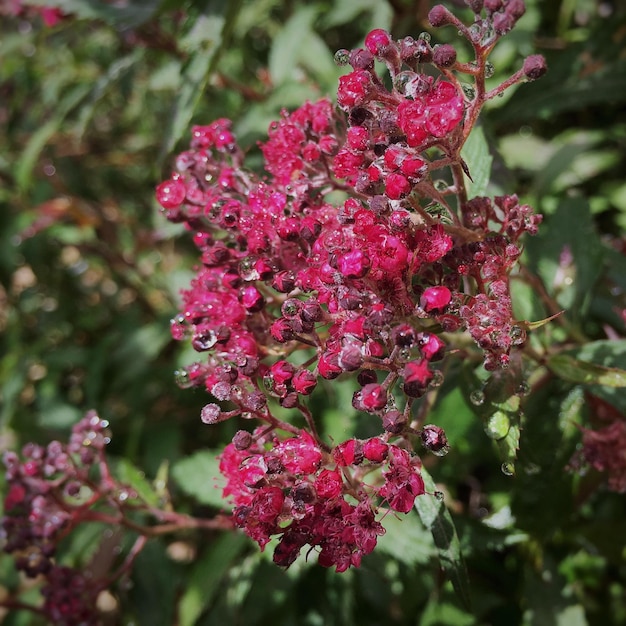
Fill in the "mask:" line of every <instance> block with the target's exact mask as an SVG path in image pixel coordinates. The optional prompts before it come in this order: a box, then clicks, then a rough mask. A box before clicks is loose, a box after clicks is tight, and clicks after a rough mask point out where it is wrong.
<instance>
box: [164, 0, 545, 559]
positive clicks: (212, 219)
mask: <svg viewBox="0 0 626 626" xmlns="http://www.w3.org/2000/svg"><path fill="white" fill-rule="evenodd" d="M469 4H470V6H471V7H472V9H473V10H474V12H475V21H474V24H473V25H472V26H471V27H467V26H466V25H464V24H462V23H461V22H460V21H458V20H457V18H456V17H454V16H453V15H452V14H451V13H449V12H448V11H447V9H445V8H443V7H442V6H436V7H434V8H433V10H432V11H431V14H430V19H431V23H432V24H433V25H434V26H441V25H445V24H452V25H454V26H455V27H456V28H457V29H458V30H459V32H460V33H461V34H463V35H464V36H465V37H466V38H467V39H468V41H469V43H470V44H471V46H472V48H473V49H474V52H475V60H474V61H472V62H471V63H461V62H459V61H457V59H456V52H455V50H454V48H452V46H449V45H445V46H431V44H430V37H429V36H428V35H426V34H423V35H421V36H420V37H419V38H418V39H413V38H411V37H405V38H404V39H401V40H399V41H396V40H394V39H393V38H392V37H391V35H390V34H389V33H387V32H385V31H383V30H379V29H378V30H374V31H372V32H371V33H370V34H369V35H368V36H367V37H366V40H365V48H362V49H356V50H352V51H348V50H340V51H339V52H338V53H337V55H336V60H337V62H338V63H339V64H341V65H350V66H351V68H352V71H351V72H350V73H348V74H346V75H345V76H343V77H342V78H341V79H340V82H339V90H338V94H337V103H338V107H337V108H335V107H333V105H332V104H331V102H330V101H329V100H321V101H319V102H316V103H306V104H304V105H303V106H302V107H300V108H299V109H298V110H296V111H294V112H292V113H290V114H289V113H287V112H283V113H282V116H281V119H280V120H279V121H277V122H275V123H273V124H272V125H271V126H270V129H269V138H268V141H267V142H265V143H263V144H261V146H260V148H261V151H262V153H263V156H264V158H265V169H266V171H267V175H266V176H264V177H259V176H258V175H256V174H254V173H253V172H252V171H250V170H249V169H247V168H246V167H245V165H244V153H243V151H242V150H241V149H240V147H239V146H238V145H237V142H236V139H235V137H234V135H233V132H232V125H231V122H230V121H229V120H226V119H220V120H217V121H216V122H213V123H212V124H210V125H209V126H196V127H194V128H193V131H192V140H191V146H190V149H189V150H187V151H185V152H183V153H182V154H180V155H179V156H178V158H177V160H176V168H175V171H174V172H173V173H172V175H171V177H170V178H169V179H168V180H166V181H165V182H163V183H161V184H160V185H159V186H158V187H157V192H156V195H157V200H158V202H159V203H160V205H161V206H162V207H163V210H164V212H165V214H166V216H167V217H168V219H170V220H171V221H173V222H177V223H183V224H184V225H185V226H186V228H187V229H188V230H189V231H191V233H192V234H193V240H194V242H195V244H196V245H197V247H198V249H199V254H200V259H201V265H200V266H199V267H198V268H197V272H196V276H195V278H194V279H193V281H192V283H191V287H190V288H189V289H188V290H185V291H183V294H182V295H183V308H182V311H181V312H180V314H179V315H178V316H177V317H176V318H175V319H174V320H172V333H173V336H174V337H175V338H176V339H181V340H182V339H185V338H189V339H190V340H191V343H192V345H193V347H194V348H195V349H196V350H197V351H198V352H201V353H206V358H204V359H203V360H200V361H198V362H197V363H194V364H193V365H190V366H187V367H186V368H185V369H184V370H181V371H180V372H178V379H179V382H180V383H181V384H182V385H183V386H194V387H200V388H204V389H206V390H207V391H208V392H209V393H210V394H211V395H212V396H213V397H214V399H215V400H216V402H212V403H210V404H208V405H207V406H206V407H205V409H204V410H203V412H202V419H203V421H204V422H205V423H208V424H215V423H218V422H221V421H223V420H225V419H229V418H231V417H234V416H241V417H243V418H246V419H252V418H255V419H257V420H259V421H260V422H261V423H262V426H261V427H260V428H258V429H256V430H255V431H254V432H253V433H241V432H240V433H238V435H237V436H236V438H235V441H233V443H232V444H231V445H230V446H229V447H228V448H227V449H226V451H225V452H224V454H223V456H222V471H223V473H224V474H225V476H226V477H227V479H228V486H227V488H226V492H225V495H227V496H230V497H231V498H232V500H233V501H234V503H235V505H236V509H235V513H234V515H235V523H236V524H237V525H239V526H240V527H242V528H243V529H244V530H245V531H246V532H247V533H248V534H249V535H250V536H251V537H253V538H254V539H256V540H257V541H258V543H259V544H260V545H261V546H262V547H263V546H264V545H265V544H266V543H267V542H268V540H269V538H270V536H272V535H275V536H279V537H280V543H279V544H278V548H277V549H276V552H275V556H274V558H275V560H276V562H277V563H279V564H282V565H289V564H290V563H291V562H292V561H293V560H294V559H295V557H296V556H297V554H298V552H299V551H300V549H301V548H302V547H303V546H304V545H305V544H308V545H310V546H313V547H317V548H318V549H319V551H320V557H319V559H320V563H322V564H323V565H325V566H331V565H334V566H335V567H336V568H337V570H344V569H346V568H347V567H349V566H350V565H357V564H358V563H359V561H360V558H361V556H362V555H363V554H366V553H368V552H370V551H371V549H373V547H374V546H375V544H376V537H377V536H378V535H380V534H381V532H382V527H381V526H380V524H379V522H378V521H376V515H377V514H378V512H379V509H381V508H385V509H387V508H388V509H392V510H395V511H399V512H408V511H409V510H410V508H411V507H412V505H413V502H414V499H415V497H417V496H419V495H421V494H423V493H424V488H423V481H422V480H421V477H420V469H419V468H420V461H419V457H418V456H417V454H416V452H415V451H414V449H413V448H414V441H415V440H421V443H422V444H423V445H424V446H425V447H426V448H427V449H429V450H431V451H433V452H434V453H436V454H443V453H445V451H446V450H447V441H446V439H445V434H444V433H443V432H442V431H441V429H438V428H437V427H435V426H423V425H422V424H421V423H420V422H419V420H417V419H415V416H414V414H413V412H412V407H413V406H414V404H415V402H416V400H417V399H418V398H420V397H421V396H423V395H424V394H426V393H427V392H428V391H429V390H430V389H432V388H434V387H437V386H439V385H440V384H441V382H442V380H443V373H442V371H441V370H440V369H438V368H437V365H436V364H437V362H438V361H441V360H442V359H443V358H444V357H445V355H446V352H447V351H448V352H449V351H450V350H449V348H450V347H454V346H453V345H452V346H451V345H450V341H453V339H450V338H448V335H450V337H453V333H464V332H465V333H468V334H469V336H470V337H471V338H472V339H473V340H474V341H475V343H476V344H477V346H478V348H479V349H480V350H482V352H483V355H484V357H483V358H484V365H485V367H486V368H487V369H488V370H496V369H498V368H506V367H507V366H508V363H509V353H510V351H511V350H512V349H514V348H515V347H516V346H519V345H521V344H523V343H524V341H525V331H524V329H523V326H521V325H519V324H516V323H515V320H514V318H513V314H512V307H511V298H510V295H509V274H510V272H511V270H512V268H513V267H514V266H515V264H516V262H517V260H518V258H519V256H520V254H521V247H520V244H519V238H520V237H521V236H522V235H523V234H524V233H530V234H534V233H535V232H536V230H537V226H538V224H539V222H540V216H537V215H534V214H533V212H532V210H531V208H530V207H528V206H526V205H521V204H520V202H519V201H518V198H517V197H516V196H514V195H511V196H501V197H497V198H495V199H490V198H483V197H477V198H468V197H467V193H466V187H465V178H464V177H465V176H470V171H469V169H468V166H467V164H466V163H465V162H464V161H463V159H462V157H461V154H460V153H461V148H462V146H463V144H464V142H465V141H466V139H467V138H468V136H469V134H470V132H471V130H472V128H473V127H474V125H475V123H476V119H477V117H478V113H479V111H480V109H481V107H482V106H483V105H484V103H485V102H486V101H487V100H489V99H490V98H493V97H495V96H496V95H498V94H499V93H502V91H503V90H504V89H505V88H506V87H508V86H510V85H512V84H514V83H516V82H520V81H522V80H532V79H535V78H538V77H539V76H540V75H541V74H542V73H543V72H544V71H545V63H544V62H543V59H542V58H541V57H537V56H535V57H529V59H527V60H526V62H525V63H524V66H523V68H522V69H521V70H519V72H517V73H516V74H514V75H513V76H511V77H510V78H509V79H507V80H506V81H505V82H504V83H503V84H501V85H500V86H498V87H496V88H494V89H492V90H490V91H487V89H486V85H485V79H486V77H487V76H488V75H489V73H490V71H491V68H490V65H489V63H488V61H487V57H488V54H489V53H490V51H491V50H492V48H493V46H494V45H495V43H496V42H497V40H498V39H499V37H500V36H501V35H503V34H504V33H505V32H507V31H508V30H510V28H511V27H512V26H513V24H514V23H515V21H516V20H517V19H519V17H520V16H521V15H522V14H523V2H521V1H519V0H509V1H506V0H503V1H498V2H484V3H483V2H470V3H469ZM377 61H378V62H382V63H384V64H385V65H386V67H387V70H388V72H389V74H390V76H391V81H390V83H386V82H385V81H384V80H383V78H382V77H381V76H380V75H379V73H378V70H377V66H376V62H377ZM460 76H466V77H469V79H470V80H471V81H472V85H471V86H470V85H468V84H467V83H463V82H462V81H461V80H460V78H459V77H460ZM388 85H389V86H388ZM446 175H449V178H450V180H449V182H446V183H443V181H442V179H444V178H445V177H446ZM442 183H443V184H442ZM331 192H333V193H332V196H330V195H329V194H330V193H331ZM330 198H333V199H336V198H343V199H340V200H339V201H337V200H335V202H334V203H331V201H330ZM442 334H445V337H446V338H445V339H444V336H442ZM340 376H342V377H343V378H346V377H347V376H353V377H354V378H355V379H356V380H357V381H358V383H359V385H360V388H359V390H358V391H357V392H355V394H354V398H353V405H354V407H355V408H356V409H357V410H358V411H361V412H364V413H369V414H371V415H373V416H375V417H376V418H377V419H379V420H380V426H381V436H380V437H375V438H373V439H369V440H367V441H356V440H348V441H347V442H339V443H337V444H336V445H335V446H334V447H331V446H329V445H328V444H326V443H324V442H323V441H322V440H321V439H320V437H319V436H318V434H317V430H316V424H315V419H314V416H313V415H311V413H310V412H309V410H308V409H307V407H306V402H305V397H306V396H308V395H310V394H311V393H312V392H313V390H314V389H315V387H316V385H317V384H319V383H320V381H324V380H332V379H336V378H338V377H340ZM271 399H273V401H276V402H278V403H279V404H280V405H281V406H282V407H284V408H286V409H293V410H294V411H295V412H298V413H300V414H301V415H302V416H303V417H304V418H305V421H306V424H307V426H306V428H304V429H300V428H297V427H295V426H294V425H293V424H292V423H287V422H285V421H283V420H280V419H278V418H277V417H276V415H275V414H274V413H275V411H274V412H272V408H271V407H272V400H271ZM281 432H282V435H281V434H280V433H281ZM285 437H286V438H285ZM348 450H352V452H348ZM366 474H367V475H368V483H367V486H366V484H365V482H364V477H365V475H366Z"/></svg>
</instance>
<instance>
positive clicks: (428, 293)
mask: <svg viewBox="0 0 626 626" xmlns="http://www.w3.org/2000/svg"><path fill="white" fill-rule="evenodd" d="M451 299H452V294H451V293H450V290H449V289H448V288H447V287H428V289H426V290H425V291H424V293H423V294H422V297H421V298H420V306H421V307H422V308H423V309H424V311H427V312H430V311H435V310H440V309H444V308H445V307H447V306H448V304H450V300H451Z"/></svg>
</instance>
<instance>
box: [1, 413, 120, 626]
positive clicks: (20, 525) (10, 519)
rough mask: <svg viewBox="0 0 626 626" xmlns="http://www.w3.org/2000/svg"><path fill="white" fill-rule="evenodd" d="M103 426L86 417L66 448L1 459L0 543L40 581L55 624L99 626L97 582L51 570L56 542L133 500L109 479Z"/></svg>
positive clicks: (35, 449)
mask: <svg viewBox="0 0 626 626" xmlns="http://www.w3.org/2000/svg"><path fill="white" fill-rule="evenodd" d="M108 442H109V435H108V422H107V421H106V420H103V419H101V418H100V417H99V416H98V415H97V414H96V413H95V412H89V413H88V414H87V415H86V416H85V417H84V418H83V419H82V420H81V421H79V422H78V423H77V424H76V425H75V426H74V428H73V429H72V434H71V437H70V440H69V442H68V443H66V444H63V443H61V442H59V441H52V442H50V443H49V444H48V445H47V446H45V447H43V446H39V445H36V444H33V443H29V444H26V445H25V446H24V449H23V450H22V454H21V456H19V455H17V454H16V453H15V452H11V451H9V452H6V453H5V454H4V458H3V461H4V465H5V467H6V480H7V484H8V491H7V494H6V496H5V499H4V517H3V518H2V521H1V526H0V539H1V540H2V544H3V548H4V551H5V552H7V553H9V554H11V555H12V556H13V558H14V560H15V564H16V567H17V569H18V570H19V571H21V572H23V573H24V574H25V575H26V576H28V577H33V578H34V577H38V576H41V577H43V579H44V583H43V586H42V589H41V592H42V595H43V596H44V604H43V607H42V611H43V613H44V614H45V615H46V617H47V618H48V619H49V620H50V621H51V623H54V624H63V625H66V626H71V625H74V624H76V625H78V624H96V623H98V619H97V613H96V611H95V603H96V598H97V596H98V594H99V592H100V591H101V590H102V589H103V585H104V584H105V583H103V582H102V581H96V580H93V579H89V578H87V577H86V576H85V575H84V574H83V573H81V572H79V571H77V570H74V569H72V568H69V567H65V566H61V565H59V564H57V563H56V562H55V555H56V552H57V547H58V543H59V541H60V540H61V539H62V538H63V537H65V536H67V534H68V533H70V532H71V531H72V529H74V528H75V527H76V526H77V525H78V524H81V523H84V522H87V521H95V520H98V519H100V517H99V513H98V511H96V510H94V509H95V508H96V507H98V506H101V505H102V503H103V502H106V505H107V508H108V509H111V508H113V509H114V510H119V509H120V507H123V506H124V503H125V502H126V500H127V499H128V498H129V497H130V496H131V495H132V493H131V491H130V490H129V489H127V488H122V487H121V486H120V485H119V484H118V483H116V482H115V481H114V480H113V479H112V478H111V476H110V474H109V471H108V467H107V465H106V459H105V452H104V451H105V446H106V445H107V443H108Z"/></svg>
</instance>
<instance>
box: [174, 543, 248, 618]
mask: <svg viewBox="0 0 626 626" xmlns="http://www.w3.org/2000/svg"><path fill="white" fill-rule="evenodd" d="M247 545H249V541H248V539H247V538H246V536H245V535H242V534H239V533H226V534H224V535H222V536H221V537H219V538H218V539H217V540H215V541H213V542H212V543H211V544H210V546H209V548H208V550H207V552H206V553H205V554H202V555H201V556H200V559H199V560H198V561H197V562H196V564H195V566H194V568H193V570H192V572H191V574H190V575H189V577H188V578H187V580H186V584H185V592H184V593H183V596H182V597H181V599H180V603H179V605H178V619H179V622H178V623H179V624H180V626H193V625H194V624H195V623H196V620H197V619H198V617H200V615H201V614H202V612H203V611H204V610H205V609H206V608H207V607H208V606H209V605H210V604H211V602H212V600H213V598H214V597H215V596H216V594H217V593H218V591H219V589H220V585H221V583H222V581H223V580H224V578H225V575H226V573H227V572H228V570H229V569H230V568H231V566H232V563H233V561H235V559H237V557H238V556H239V555H240V554H241V552H242V551H243V550H244V549H245V548H246V546H247Z"/></svg>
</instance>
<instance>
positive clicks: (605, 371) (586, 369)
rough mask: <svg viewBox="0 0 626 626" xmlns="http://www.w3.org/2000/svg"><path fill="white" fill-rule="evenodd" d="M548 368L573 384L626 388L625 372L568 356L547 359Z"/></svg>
mask: <svg viewBox="0 0 626 626" xmlns="http://www.w3.org/2000/svg"><path fill="white" fill-rule="evenodd" d="M547 365H548V367H549V368H550V369H551V370H552V372H554V373H555V374H556V375H557V376H559V377H560V378H563V379H564V380H569V381H571V382H574V383H587V384H595V385H605V386H607V387H626V370H621V369H618V368H616V367H604V366H603V365H597V364H595V363H587V362H585V361H579V360H578V359H575V358H574V357H572V356H570V355H568V354H556V355H554V356H552V357H550V358H549V359H548V362H547Z"/></svg>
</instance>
